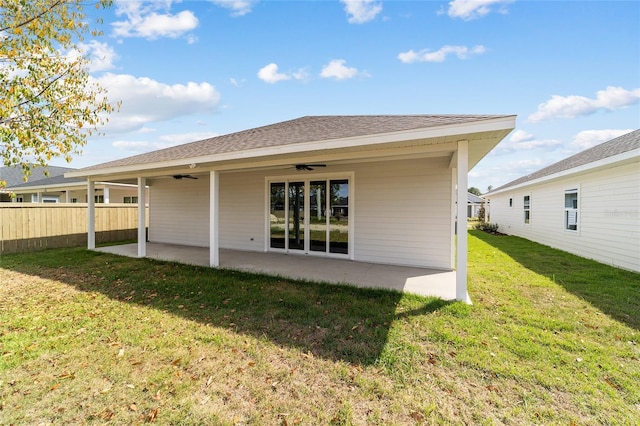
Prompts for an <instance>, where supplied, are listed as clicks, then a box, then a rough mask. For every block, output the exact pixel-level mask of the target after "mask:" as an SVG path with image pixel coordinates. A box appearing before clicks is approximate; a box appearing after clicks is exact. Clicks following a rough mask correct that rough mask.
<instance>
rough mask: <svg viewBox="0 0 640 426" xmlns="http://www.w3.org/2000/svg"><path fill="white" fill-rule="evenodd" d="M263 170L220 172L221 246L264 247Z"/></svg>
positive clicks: (264, 207) (239, 248) (246, 248)
mask: <svg viewBox="0 0 640 426" xmlns="http://www.w3.org/2000/svg"><path fill="white" fill-rule="evenodd" d="M264 176H265V175H264V173H226V174H224V173H223V174H221V175H220V199H219V201H220V247H221V248H230V249H236V250H250V251H264V235H265V214H266V210H265V209H266V206H265V193H264V191H265V177H264Z"/></svg>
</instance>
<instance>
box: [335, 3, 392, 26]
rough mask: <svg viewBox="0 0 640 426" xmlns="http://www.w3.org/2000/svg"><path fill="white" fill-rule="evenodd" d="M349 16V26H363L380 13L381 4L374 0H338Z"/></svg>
mask: <svg viewBox="0 0 640 426" xmlns="http://www.w3.org/2000/svg"><path fill="white" fill-rule="evenodd" d="M340 1H341V2H342V4H344V10H345V12H347V15H349V23H350V24H363V23H365V22H369V21H372V20H374V19H375V18H376V16H377V15H378V14H379V13H380V12H382V3H376V2H375V0H340Z"/></svg>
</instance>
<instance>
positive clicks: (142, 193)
mask: <svg viewBox="0 0 640 426" xmlns="http://www.w3.org/2000/svg"><path fill="white" fill-rule="evenodd" d="M105 192H106V189H105ZM146 200H147V179H145V178H143V177H139V178H138V257H145V256H146V255H147V220H146V217H147V215H146V212H147V208H146V205H147V202H146ZM105 202H106V200H105Z"/></svg>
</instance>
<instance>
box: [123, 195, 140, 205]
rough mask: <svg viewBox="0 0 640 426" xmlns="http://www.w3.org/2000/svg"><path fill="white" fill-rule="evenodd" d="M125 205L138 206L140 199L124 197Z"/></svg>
mask: <svg viewBox="0 0 640 426" xmlns="http://www.w3.org/2000/svg"><path fill="white" fill-rule="evenodd" d="M124 203H125V204H138V197H124Z"/></svg>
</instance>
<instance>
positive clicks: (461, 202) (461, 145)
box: [456, 140, 471, 304]
mask: <svg viewBox="0 0 640 426" xmlns="http://www.w3.org/2000/svg"><path fill="white" fill-rule="evenodd" d="M468 167H469V142H468V141H466V140H462V141H458V161H457V164H456V169H457V171H458V179H457V187H458V191H457V194H458V197H457V200H458V206H457V218H458V225H457V230H458V232H457V234H458V243H457V246H456V247H457V248H456V250H457V252H456V254H457V255H456V300H458V301H460V302H465V303H468V304H471V299H470V298H469V295H468V294H467V173H468Z"/></svg>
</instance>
